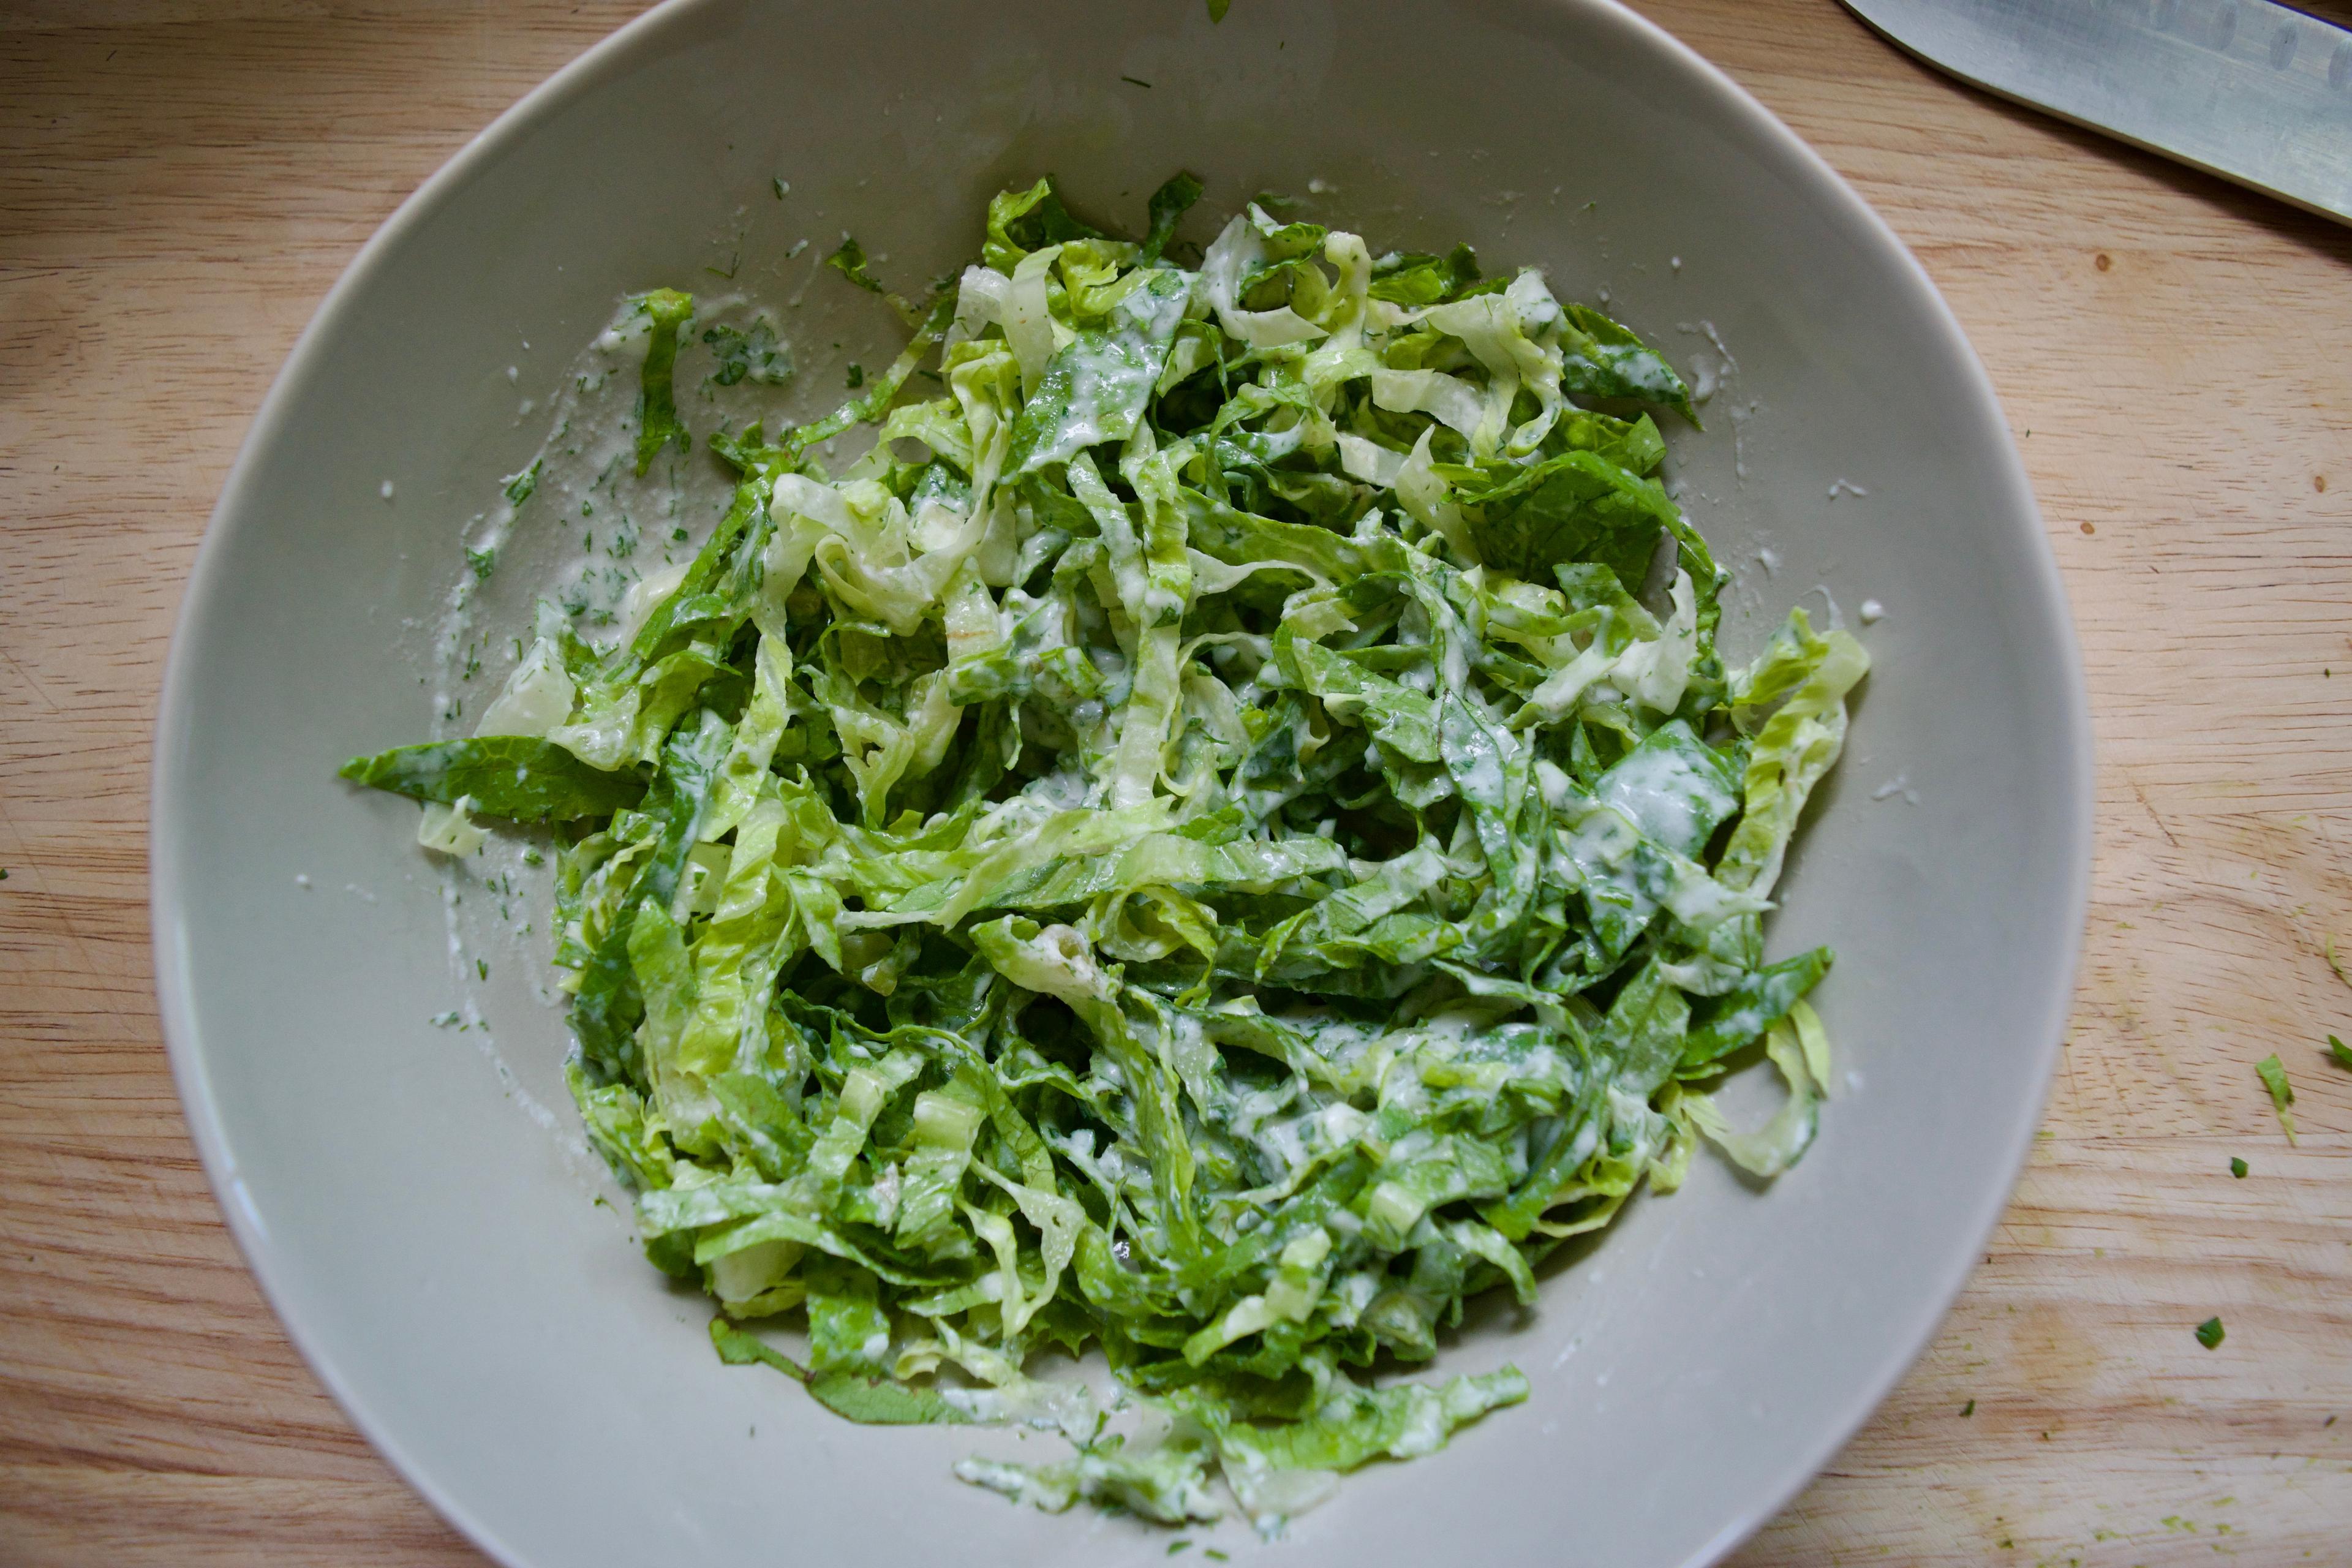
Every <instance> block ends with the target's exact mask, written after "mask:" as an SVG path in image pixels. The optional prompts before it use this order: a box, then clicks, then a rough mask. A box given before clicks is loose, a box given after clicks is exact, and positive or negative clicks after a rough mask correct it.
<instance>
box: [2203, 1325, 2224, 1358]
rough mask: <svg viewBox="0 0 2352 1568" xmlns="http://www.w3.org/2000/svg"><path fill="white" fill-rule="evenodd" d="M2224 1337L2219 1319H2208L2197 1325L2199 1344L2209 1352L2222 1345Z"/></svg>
mask: <svg viewBox="0 0 2352 1568" xmlns="http://www.w3.org/2000/svg"><path fill="white" fill-rule="evenodd" d="M2222 1336H2223V1330H2222V1328H2221V1319H2219V1318H2208V1319H2206V1320H2205V1321H2203V1322H2201V1323H2200V1324H2198V1325H2197V1342H2198V1343H2199V1344H2200V1345H2203V1346H2204V1347H2205V1348H2206V1349H2207V1350H2209V1351H2210V1350H2212V1349H2214V1348H2215V1347H2216V1346H2218V1345H2219V1344H2221V1340H2222Z"/></svg>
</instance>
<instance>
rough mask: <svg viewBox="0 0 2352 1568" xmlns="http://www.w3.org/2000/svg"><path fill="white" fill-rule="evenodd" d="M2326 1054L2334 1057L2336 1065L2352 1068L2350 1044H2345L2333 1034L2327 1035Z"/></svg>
mask: <svg viewBox="0 0 2352 1568" xmlns="http://www.w3.org/2000/svg"><path fill="white" fill-rule="evenodd" d="M2327 1054H2328V1055H2329V1056H2331V1057H2333V1058H2336V1066H2337V1067H2340V1068H2352V1046H2347V1045H2346V1044H2345V1043H2344V1042H2343V1041H2342V1040H2340V1039H2337V1038H2336V1037H2335V1036H2334V1035H2330V1036H2328V1037H2327Z"/></svg>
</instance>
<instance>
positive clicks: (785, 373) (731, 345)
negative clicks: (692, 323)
mask: <svg viewBox="0 0 2352 1568" xmlns="http://www.w3.org/2000/svg"><path fill="white" fill-rule="evenodd" d="M702 341H703V342H705V343H708V344H709V346H710V353H711V357H712V358H713V359H714V360H716V361H717V362H718V365H719V368H718V369H716V370H714V371H712V372H711V373H710V374H709V377H708V378H707V379H708V380H709V381H710V382H711V383H713V384H716V385H719V386H733V385H734V384H736V383H738V382H740V381H744V380H750V381H754V382H757V383H759V384H761V385H765V386H782V384H784V383H785V382H787V381H790V380H791V379H792V377H793V352H792V350H791V349H790V348H789V347H787V346H786V345H785V344H783V343H782V342H778V341H777V339H776V329H775V327H774V326H773V325H772V323H770V321H768V318H767V317H765V316H761V317H760V318H759V319H758V320H757V321H753V322H752V323H751V325H750V326H749V327H730V326H727V325H725V324H724V323H721V324H719V325H717V326H711V327H706V328H705V329H703V333H702Z"/></svg>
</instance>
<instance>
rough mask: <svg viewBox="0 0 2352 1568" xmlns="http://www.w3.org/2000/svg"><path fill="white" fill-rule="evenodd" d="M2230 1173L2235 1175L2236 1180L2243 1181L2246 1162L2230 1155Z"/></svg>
mask: <svg viewBox="0 0 2352 1568" xmlns="http://www.w3.org/2000/svg"><path fill="white" fill-rule="evenodd" d="M2230 1174H2231V1175H2233V1176H2235V1177H2237V1178H2238V1180H2240V1181H2244V1180H2245V1179H2246V1163H2245V1162H2244V1161H2243V1160H2241V1159H2238V1158H2236V1157H2235V1156H2232V1157H2231V1161H2230Z"/></svg>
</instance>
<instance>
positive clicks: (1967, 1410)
mask: <svg viewBox="0 0 2352 1568" xmlns="http://www.w3.org/2000/svg"><path fill="white" fill-rule="evenodd" d="M1976 1413H1977V1402H1976V1401H1975V1400H1973V1399H1971V1400H1969V1402H1968V1403H1967V1404H1966V1405H1961V1406H1960V1414H1961V1415H1975V1414H1976Z"/></svg>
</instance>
